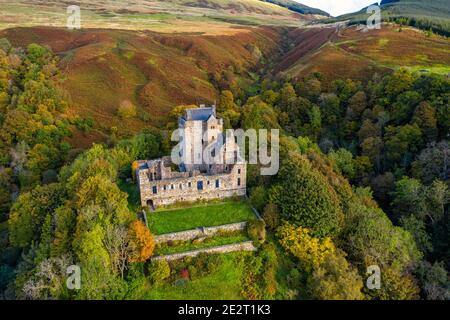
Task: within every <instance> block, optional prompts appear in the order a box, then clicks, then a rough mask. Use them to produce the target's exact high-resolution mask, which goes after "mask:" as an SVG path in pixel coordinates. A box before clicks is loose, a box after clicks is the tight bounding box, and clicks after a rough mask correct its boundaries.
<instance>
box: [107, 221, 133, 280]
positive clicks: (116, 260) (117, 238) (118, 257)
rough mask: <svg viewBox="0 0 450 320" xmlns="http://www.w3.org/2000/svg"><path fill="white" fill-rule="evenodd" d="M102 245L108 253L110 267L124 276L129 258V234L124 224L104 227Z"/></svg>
mask: <svg viewBox="0 0 450 320" xmlns="http://www.w3.org/2000/svg"><path fill="white" fill-rule="evenodd" d="M103 241H104V245H105V247H106V250H108V253H109V260H110V261H111V268H112V271H113V272H114V273H120V276H121V278H122V279H123V278H124V273H125V270H126V268H127V263H128V261H129V259H130V254H131V248H130V236H129V234H128V231H127V229H126V227H125V226H114V225H110V226H108V227H107V228H106V231H105V238H104V240H103Z"/></svg>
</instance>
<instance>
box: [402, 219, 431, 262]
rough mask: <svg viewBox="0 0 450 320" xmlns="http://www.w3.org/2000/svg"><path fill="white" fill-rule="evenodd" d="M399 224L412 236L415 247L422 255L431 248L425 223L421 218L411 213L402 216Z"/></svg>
mask: <svg viewBox="0 0 450 320" xmlns="http://www.w3.org/2000/svg"><path fill="white" fill-rule="evenodd" d="M400 225H401V226H402V227H403V229H405V230H406V231H408V232H409V233H411V235H412V236H413V237H414V240H415V241H416V244H417V248H418V249H419V250H420V251H421V252H422V253H423V254H424V255H426V254H427V253H429V252H431V251H432V250H433V246H432V244H431V238H430V236H429V235H428V234H427V230H426V225H425V223H424V222H423V221H422V220H420V219H418V218H417V217H415V216H413V215H411V216H404V217H401V218H400Z"/></svg>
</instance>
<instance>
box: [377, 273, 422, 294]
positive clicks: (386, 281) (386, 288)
mask: <svg viewBox="0 0 450 320" xmlns="http://www.w3.org/2000/svg"><path fill="white" fill-rule="evenodd" d="M419 292H420V289H419V287H418V285H417V280H416V279H415V278H414V277H413V276H412V275H411V274H409V273H407V272H402V271H401V270H400V269H399V268H398V267H396V266H391V267H386V268H383V269H382V272H381V288H380V290H371V291H370V295H372V296H374V298H375V299H380V300H418V299H419Z"/></svg>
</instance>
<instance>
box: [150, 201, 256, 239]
mask: <svg viewBox="0 0 450 320" xmlns="http://www.w3.org/2000/svg"><path fill="white" fill-rule="evenodd" d="M147 219H148V223H149V228H150V230H151V231H152V232H153V233H154V234H157V235H160V234H165V233H171V232H178V231H185V230H190V229H195V228H200V227H213V226H220V225H224V224H230V223H237V222H244V221H248V220H252V219H255V214H254V213H253V211H252V208H251V207H250V205H249V204H248V203H247V202H245V201H234V200H228V201H225V202H220V203H206V204H203V205H196V206H194V207H188V208H180V209H168V210H163V211H157V212H154V213H148V214H147Z"/></svg>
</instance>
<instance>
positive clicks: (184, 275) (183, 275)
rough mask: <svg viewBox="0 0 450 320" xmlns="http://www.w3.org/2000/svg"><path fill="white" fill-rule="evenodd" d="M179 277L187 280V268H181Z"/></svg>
mask: <svg viewBox="0 0 450 320" xmlns="http://www.w3.org/2000/svg"><path fill="white" fill-rule="evenodd" d="M180 277H181V279H183V280H189V270H188V269H181V271H180Z"/></svg>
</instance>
